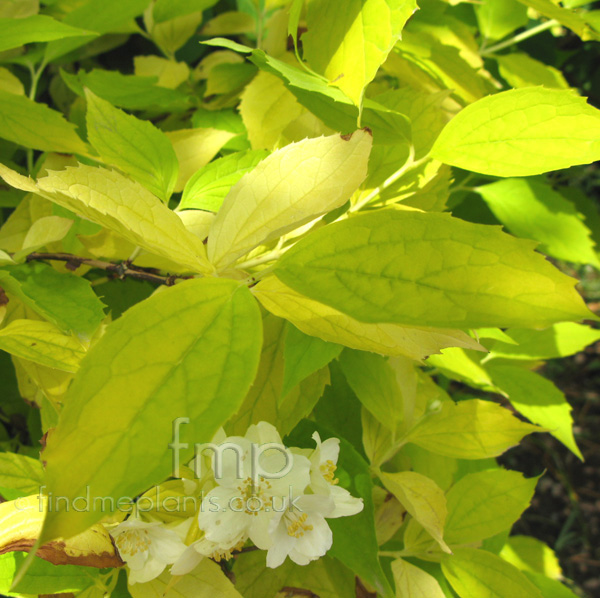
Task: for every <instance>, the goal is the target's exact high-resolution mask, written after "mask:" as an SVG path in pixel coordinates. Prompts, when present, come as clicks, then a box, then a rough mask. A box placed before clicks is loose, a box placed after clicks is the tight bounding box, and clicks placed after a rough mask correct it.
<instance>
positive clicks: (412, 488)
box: [380, 471, 450, 552]
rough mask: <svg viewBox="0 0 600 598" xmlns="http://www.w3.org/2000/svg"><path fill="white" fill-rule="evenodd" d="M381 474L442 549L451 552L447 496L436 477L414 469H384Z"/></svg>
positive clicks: (386, 485) (391, 489)
mask: <svg viewBox="0 0 600 598" xmlns="http://www.w3.org/2000/svg"><path fill="white" fill-rule="evenodd" d="M380 477H381V481H382V482H383V485H384V486H385V487H386V488H387V489H388V490H389V491H390V492H391V493H392V494H393V495H394V496H395V497H396V498H397V499H398V500H399V501H400V502H401V503H402V506H403V507H404V508H405V509H406V510H407V511H408V512H409V513H410V514H411V515H412V517H413V518H414V519H416V520H417V521H418V522H419V523H420V524H421V525H422V526H423V527H424V528H425V529H426V530H427V531H428V532H429V534H430V535H431V537H432V538H433V539H434V540H435V541H436V542H437V543H438V544H439V545H440V547H441V548H442V550H443V551H445V552H450V549H449V548H448V545H447V544H446V542H445V541H444V524H445V522H446V516H447V514H448V511H447V509H446V497H445V496H444V493H443V491H442V490H441V489H440V488H439V486H438V485H437V484H436V483H435V482H434V481H433V480H430V479H429V478H427V477H425V476H424V475H421V474H420V473H415V472H414V471H403V472H400V473H383V474H381V476H380Z"/></svg>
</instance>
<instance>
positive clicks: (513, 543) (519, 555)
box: [500, 536, 562, 579]
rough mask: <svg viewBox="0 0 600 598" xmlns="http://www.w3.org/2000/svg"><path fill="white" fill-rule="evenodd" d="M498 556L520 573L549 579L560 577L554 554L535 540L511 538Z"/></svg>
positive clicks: (558, 565)
mask: <svg viewBox="0 0 600 598" xmlns="http://www.w3.org/2000/svg"><path fill="white" fill-rule="evenodd" d="M500 556H501V557H502V558H503V559H504V560H505V561H508V562H509V563H511V565H514V566H515V567H517V569H520V570H521V571H528V572H530V573H539V574H541V575H544V576H546V577H549V578H551V579H560V578H561V577H562V569H561V567H560V564H559V562H558V558H557V556H556V554H555V553H554V551H553V550H552V549H551V548H550V547H549V546H547V545H546V544H544V543H543V542H542V541H541V540H538V539H537V538H532V537H531V536H511V537H510V538H509V539H508V541H507V542H506V544H505V545H504V547H503V548H502V550H501V551H500Z"/></svg>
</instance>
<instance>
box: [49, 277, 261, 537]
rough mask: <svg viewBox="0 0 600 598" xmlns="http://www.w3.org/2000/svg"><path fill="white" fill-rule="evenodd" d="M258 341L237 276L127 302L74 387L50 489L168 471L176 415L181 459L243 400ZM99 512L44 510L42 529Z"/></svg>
mask: <svg viewBox="0 0 600 598" xmlns="http://www.w3.org/2000/svg"><path fill="white" fill-rule="evenodd" d="M166 339H168V340H166ZM261 340H262V333H261V322H260V312H259V309H258V305H257V303H256V301H255V300H254V299H253V298H252V296H251V295H250V293H249V291H248V289H247V287H244V286H239V284H238V283H236V282H235V281H232V280H225V279H216V278H210V279H208V278H203V279H195V280H190V281H185V282H182V283H181V284H178V285H176V286H174V287H173V288H169V289H166V290H164V291H163V292H161V293H158V294H155V295H153V296H152V297H150V298H148V299H146V300H144V301H142V302H141V303H138V304H137V305H135V306H134V307H132V308H130V309H129V310H128V311H127V312H126V313H125V314H123V315H122V316H121V317H120V318H119V319H118V320H115V321H114V322H113V323H112V324H110V325H109V326H108V328H107V330H106V332H105V334H104V336H103V337H102V338H101V339H100V340H99V341H98V342H97V343H96V344H95V345H94V346H93V347H92V349H91V351H90V357H89V359H86V360H85V361H84V363H83V364H82V368H81V369H80V371H79V375H78V376H76V377H75V379H74V381H73V384H72V385H71V386H70V388H69V391H68V393H67V396H66V398H65V407H64V409H63V411H62V413H61V418H60V421H59V424H58V426H57V427H56V429H55V431H54V433H53V434H52V436H51V437H50V438H49V439H48V445H47V447H46V449H45V451H44V459H45V460H46V462H47V469H46V482H47V486H48V490H49V491H50V492H53V495H54V496H65V497H67V499H68V500H69V501H72V500H74V499H75V498H76V497H78V496H80V495H81V494H82V493H85V492H86V491H88V490H89V492H90V496H91V497H92V500H93V499H94V497H113V499H115V498H116V499H118V498H119V497H123V496H136V495H137V494H139V493H140V492H141V491H143V490H144V489H146V488H147V487H149V486H151V485H153V484H156V483H157V482H160V481H161V480H163V479H164V478H166V477H168V476H169V474H170V473H171V471H172V469H173V467H174V464H173V455H172V454H171V451H169V450H168V444H169V442H170V441H171V438H172V434H173V430H172V421H173V420H174V419H175V418H177V417H184V418H189V428H188V426H182V428H184V429H185V428H188V430H189V431H187V430H186V431H187V434H186V437H187V438H188V440H189V442H190V443H189V446H188V448H187V449H185V448H184V450H183V452H182V455H181V462H182V463H183V462H185V457H186V456H187V457H191V455H192V454H193V444H191V443H192V442H207V441H208V440H210V439H211V438H212V436H213V434H214V433H215V432H216V430H217V429H218V428H219V427H220V426H222V425H223V424H224V423H225V422H226V421H227V420H228V419H229V418H230V417H231V415H232V414H233V413H235V412H236V411H237V410H238V408H239V407H240V404H241V402H242V400H243V398H244V396H245V394H246V392H247V390H248V388H249V387H250V384H251V383H252V381H253V380H254V376H255V374H256V369H257V366H258V359H259V355H260V347H261ZM131 439H135V442H132V441H131ZM190 447H192V448H190ZM113 505H114V503H113ZM55 506H56V507H61V505H55ZM105 509H106V507H105ZM107 510H108V511H110V510H114V507H110V508H108V509H107ZM103 516H104V513H103V512H102V510H101V509H100V508H99V505H98V504H97V503H96V504H95V505H92V506H91V507H90V509H89V510H88V511H86V512H79V513H75V512H73V511H72V510H71V512H67V511H66V510H64V505H63V506H62V508H60V509H57V510H53V512H52V513H49V514H48V518H47V520H46V528H45V531H44V537H45V538H46V539H51V538H54V537H56V536H60V535H64V536H70V535H72V534H76V533H78V532H80V531H81V530H83V529H86V528H87V527H89V525H91V524H93V523H94V522H96V521H98V520H99V519H100V518H102V517H103Z"/></svg>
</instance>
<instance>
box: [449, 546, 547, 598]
mask: <svg viewBox="0 0 600 598" xmlns="http://www.w3.org/2000/svg"><path fill="white" fill-rule="evenodd" d="M442 570H443V572H444V575H445V576H446V579H447V580H448V581H449V582H450V585H451V586H452V588H453V589H454V591H455V592H456V593H457V594H458V595H459V596H460V598H473V597H474V596H485V597H486V598H542V594H541V593H540V591H539V590H538V589H537V588H536V587H535V586H534V585H533V584H532V583H531V582H530V581H529V580H528V579H527V577H525V575H524V574H523V573H521V571H519V570H518V569H517V568H516V567H513V566H512V565H511V564H510V563H507V562H506V561H504V560H502V559H501V558H500V557H498V556H496V555H495V554H492V553H491V552H487V551H485V550H476V549H474V548H459V549H456V550H455V551H454V554H453V555H452V556H448V557H446V558H445V559H444V560H443V561H442Z"/></svg>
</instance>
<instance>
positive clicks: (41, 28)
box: [0, 15, 97, 52]
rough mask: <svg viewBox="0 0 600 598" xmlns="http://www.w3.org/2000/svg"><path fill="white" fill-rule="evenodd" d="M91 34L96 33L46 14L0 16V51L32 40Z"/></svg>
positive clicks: (38, 40)
mask: <svg viewBox="0 0 600 598" xmlns="http://www.w3.org/2000/svg"><path fill="white" fill-rule="evenodd" d="M82 35H85V36H88V35H89V36H93V37H95V36H96V35H97V33H94V32H93V31H86V30H85V29H79V28H78V27H71V26H70V25H67V24H66V23H62V22H61V21H57V20H56V19H53V18H52V17H49V16H47V15H31V16H28V17H24V18H19V19H14V18H13V19H8V18H0V52H4V51H5V50H10V49H12V48H18V47H19V46H23V45H24V44H30V43H32V42H49V41H52V40H55V39H63V38H65V37H79V36H82Z"/></svg>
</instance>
